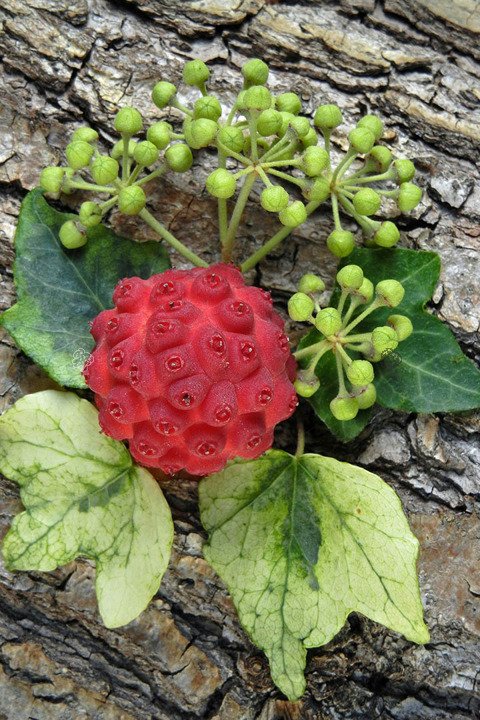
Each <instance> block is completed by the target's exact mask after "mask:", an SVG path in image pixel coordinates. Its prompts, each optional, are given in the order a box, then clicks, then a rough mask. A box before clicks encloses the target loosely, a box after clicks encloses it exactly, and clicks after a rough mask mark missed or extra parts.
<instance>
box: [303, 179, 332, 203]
mask: <svg viewBox="0 0 480 720" xmlns="http://www.w3.org/2000/svg"><path fill="white" fill-rule="evenodd" d="M306 194H307V195H308V199H309V200H312V201H313V202H316V203H322V202H325V200H326V199H327V198H328V197H330V183H329V181H328V180H327V179H326V178H324V177H319V178H317V179H316V180H315V182H314V183H312V185H310V187H309V188H308V190H307V191H306Z"/></svg>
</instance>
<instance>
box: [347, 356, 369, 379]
mask: <svg viewBox="0 0 480 720" xmlns="http://www.w3.org/2000/svg"><path fill="white" fill-rule="evenodd" d="M374 376H375V374H374V372H373V365H372V363H369V362H368V360H354V361H353V362H352V363H351V365H349V366H348V368H347V377H348V379H349V380H350V382H351V383H352V385H368V384H369V383H371V382H373V378H374Z"/></svg>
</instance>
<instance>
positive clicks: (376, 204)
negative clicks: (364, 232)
mask: <svg viewBox="0 0 480 720" xmlns="http://www.w3.org/2000/svg"><path fill="white" fill-rule="evenodd" d="M381 204H382V198H381V197H380V195H379V194H378V193H377V192H375V190H372V188H369V187H366V188H362V189H361V190H359V191H358V192H356V193H355V195H354V196H353V206H354V208H355V210H356V211H357V213H358V214H359V215H367V216H369V215H375V214H376V213H377V212H378V211H379V210H380V206H381Z"/></svg>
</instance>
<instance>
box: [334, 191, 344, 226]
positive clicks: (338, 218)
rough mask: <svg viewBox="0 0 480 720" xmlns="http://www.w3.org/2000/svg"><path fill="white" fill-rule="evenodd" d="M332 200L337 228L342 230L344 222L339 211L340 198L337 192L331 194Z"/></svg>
mask: <svg viewBox="0 0 480 720" xmlns="http://www.w3.org/2000/svg"><path fill="white" fill-rule="evenodd" d="M331 201H332V212H333V221H334V223H335V230H342V229H343V228H342V223H341V221H340V213H339V212H338V198H337V196H336V194H335V193H332V195H331Z"/></svg>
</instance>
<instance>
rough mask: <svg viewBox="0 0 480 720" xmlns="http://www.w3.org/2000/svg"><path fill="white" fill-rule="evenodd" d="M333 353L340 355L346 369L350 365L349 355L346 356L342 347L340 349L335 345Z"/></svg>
mask: <svg viewBox="0 0 480 720" xmlns="http://www.w3.org/2000/svg"><path fill="white" fill-rule="evenodd" d="M335 351H336V352H338V353H339V354H340V356H341V358H342V360H343V362H344V363H345V365H346V366H347V367H348V366H349V365H351V364H352V358H351V357H350V355H348V354H347V353H346V352H345V350H344V349H343V347H342V346H341V345H337V346H336V348H335Z"/></svg>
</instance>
